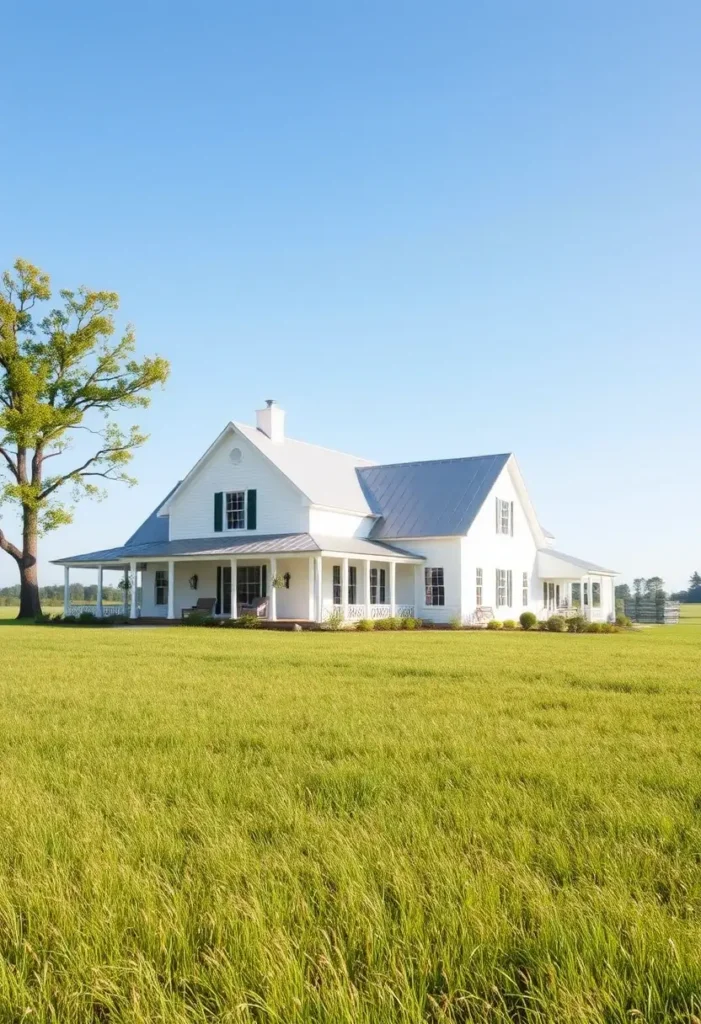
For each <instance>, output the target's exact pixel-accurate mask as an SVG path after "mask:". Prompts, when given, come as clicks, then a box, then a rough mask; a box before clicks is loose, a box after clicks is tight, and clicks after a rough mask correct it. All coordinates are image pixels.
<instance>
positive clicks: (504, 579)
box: [496, 569, 513, 608]
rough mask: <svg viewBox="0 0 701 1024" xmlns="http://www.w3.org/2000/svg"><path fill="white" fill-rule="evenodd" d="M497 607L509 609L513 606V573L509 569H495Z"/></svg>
mask: <svg viewBox="0 0 701 1024" xmlns="http://www.w3.org/2000/svg"><path fill="white" fill-rule="evenodd" d="M496 591H497V607H498V608H503V607H509V608H510V607H511V605H512V604H513V573H512V571H511V569H497V578H496Z"/></svg>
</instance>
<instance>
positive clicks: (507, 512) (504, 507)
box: [497, 498, 514, 537]
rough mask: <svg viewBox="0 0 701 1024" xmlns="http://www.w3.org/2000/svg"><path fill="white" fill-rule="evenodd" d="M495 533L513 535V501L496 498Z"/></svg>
mask: <svg viewBox="0 0 701 1024" xmlns="http://www.w3.org/2000/svg"><path fill="white" fill-rule="evenodd" d="M497 533H504V534H506V535H507V536H508V535H511V536H512V537H513V533H514V503H513V501H503V500H502V499H501V498H497Z"/></svg>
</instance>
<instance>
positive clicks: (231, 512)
mask: <svg viewBox="0 0 701 1024" xmlns="http://www.w3.org/2000/svg"><path fill="white" fill-rule="evenodd" d="M226 528H227V530H245V529H246V492H245V491H228V492H227V494H226Z"/></svg>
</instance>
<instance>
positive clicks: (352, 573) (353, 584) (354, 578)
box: [348, 565, 358, 604]
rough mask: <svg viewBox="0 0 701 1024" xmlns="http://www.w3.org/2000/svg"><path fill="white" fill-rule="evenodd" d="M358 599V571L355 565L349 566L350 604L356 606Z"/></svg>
mask: <svg viewBox="0 0 701 1024" xmlns="http://www.w3.org/2000/svg"><path fill="white" fill-rule="evenodd" d="M357 599H358V569H357V566H355V565H349V566H348V604H355V603H356V601H357Z"/></svg>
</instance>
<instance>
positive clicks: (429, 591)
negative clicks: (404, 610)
mask: <svg viewBox="0 0 701 1024" xmlns="http://www.w3.org/2000/svg"><path fill="white" fill-rule="evenodd" d="M424 581H425V584H426V604H427V605H444V604H445V578H444V575H443V570H442V569H429V568H426V569H424Z"/></svg>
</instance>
